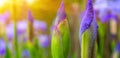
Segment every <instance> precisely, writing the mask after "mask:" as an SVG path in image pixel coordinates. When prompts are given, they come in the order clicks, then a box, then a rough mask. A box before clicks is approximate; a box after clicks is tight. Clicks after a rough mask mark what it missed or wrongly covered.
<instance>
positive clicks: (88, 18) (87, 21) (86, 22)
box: [80, 0, 94, 35]
mask: <svg viewBox="0 0 120 58" xmlns="http://www.w3.org/2000/svg"><path fill="white" fill-rule="evenodd" d="M93 19H94V10H93V6H92V1H91V0H88V7H87V8H86V12H85V15H84V17H83V18H82V21H81V26H80V35H82V33H83V32H84V31H85V30H87V29H88V28H89V27H90V25H91V23H92V21H93Z"/></svg>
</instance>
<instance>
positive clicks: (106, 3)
mask: <svg viewBox="0 0 120 58" xmlns="http://www.w3.org/2000/svg"><path fill="white" fill-rule="evenodd" d="M119 3H120V1H119V0H95V3H94V9H95V10H96V11H97V12H98V17H99V18H100V20H101V22H103V23H105V22H108V21H109V20H110V19H111V18H113V19H114V20H116V21H117V22H119V20H118V17H117V16H118V14H119V13H120V11H118V10H120V7H119V6H118V5H119Z"/></svg>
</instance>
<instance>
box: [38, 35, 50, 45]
mask: <svg viewBox="0 0 120 58" xmlns="http://www.w3.org/2000/svg"><path fill="white" fill-rule="evenodd" d="M39 43H40V46H41V47H48V46H49V45H50V42H49V39H48V36H47V35H40V36H39Z"/></svg>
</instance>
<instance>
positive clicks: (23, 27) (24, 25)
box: [17, 20, 27, 35]
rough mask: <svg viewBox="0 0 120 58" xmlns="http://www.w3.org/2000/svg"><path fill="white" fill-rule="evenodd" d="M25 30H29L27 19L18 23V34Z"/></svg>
mask: <svg viewBox="0 0 120 58" xmlns="http://www.w3.org/2000/svg"><path fill="white" fill-rule="evenodd" d="M25 32H27V22H26V21H25V20H23V21H19V22H18V23H17V34H18V35H20V34H23V33H25Z"/></svg>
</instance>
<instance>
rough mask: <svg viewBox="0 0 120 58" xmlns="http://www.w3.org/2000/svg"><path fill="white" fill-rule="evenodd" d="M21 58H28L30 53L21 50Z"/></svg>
mask: <svg viewBox="0 0 120 58" xmlns="http://www.w3.org/2000/svg"><path fill="white" fill-rule="evenodd" d="M22 58H30V52H29V51H28V50H23V52H22Z"/></svg>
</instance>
